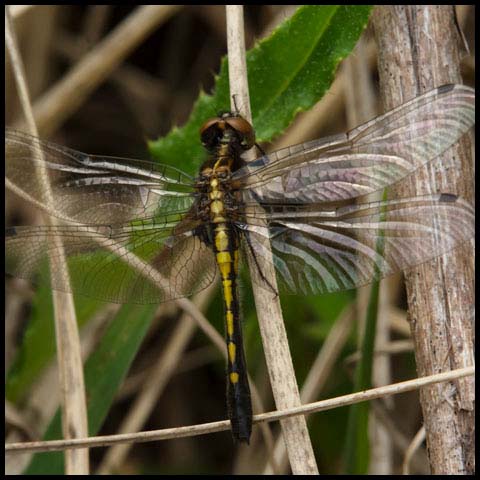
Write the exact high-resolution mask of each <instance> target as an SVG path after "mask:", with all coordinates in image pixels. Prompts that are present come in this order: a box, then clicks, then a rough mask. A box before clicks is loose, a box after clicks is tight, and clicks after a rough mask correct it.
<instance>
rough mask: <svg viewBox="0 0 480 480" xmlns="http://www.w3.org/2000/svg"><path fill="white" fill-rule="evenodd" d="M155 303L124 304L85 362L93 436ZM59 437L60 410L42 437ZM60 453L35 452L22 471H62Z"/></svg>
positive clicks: (126, 369) (122, 377)
mask: <svg viewBox="0 0 480 480" xmlns="http://www.w3.org/2000/svg"><path fill="white" fill-rule="evenodd" d="M155 309H156V306H155V305H142V306H139V305H125V306H124V307H122V309H121V310H120V311H119V313H118V314H117V315H116V317H115V319H114V321H113V322H112V324H111V325H110V326H109V328H108V330H107V331H106V333H105V335H104V336H103V338H102V340H101V342H100V345H99V346H98V348H97V349H96V351H95V352H94V353H93V354H92V355H91V356H90V358H89V359H88V360H87V362H86V364H85V385H86V389H87V408H88V426H89V433H90V435H95V434H96V433H97V432H98V431H99V429H100V427H101V425H102V423H103V421H104V419H105V417H106V415H107V413H108V410H109V408H110V406H111V404H112V402H113V399H114V397H115V395H116V393H117V391H118V389H119V387H120V385H121V383H122V381H123V380H124V378H125V376H126V374H127V372H128V369H129V368H130V365H131V363H132V361H133V359H134V358H135V355H136V353H137V351H138V349H139V348H140V345H141V343H142V341H143V339H144V337H145V334H146V332H147V330H148V327H149V326H150V323H151V321H152V319H153V315H154V313H155ZM60 438H62V429H61V423H60V412H59V411H57V413H56V414H55V416H54V417H53V419H52V421H51V422H50V425H49V427H48V429H47V431H46V433H45V435H44V437H43V440H54V439H60ZM63 469H64V465H63V453H62V452H48V453H39V454H36V455H35V456H34V457H33V459H32V461H31V463H30V465H29V466H28V467H27V469H26V471H25V472H24V473H25V474H29V475H42V474H49V475H55V474H58V475H60V474H63V473H64V472H63Z"/></svg>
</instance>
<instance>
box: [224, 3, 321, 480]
mask: <svg viewBox="0 0 480 480" xmlns="http://www.w3.org/2000/svg"><path fill="white" fill-rule="evenodd" d="M227 40H228V62H229V63H228V69H229V82H230V95H231V97H232V107H233V108H235V105H237V107H238V108H239V109H240V113H241V114H242V116H243V117H244V118H246V119H247V120H248V121H249V122H251V121H252V120H251V111H250V101H249V93H248V79H247V66H246V58H245V42H244V36H243V10H242V7H241V6H239V5H227ZM258 262H259V267H260V269H261V270H262V274H263V275H264V276H265V278H267V279H268V281H269V282H270V285H273V286H275V285H276V281H275V272H274V271H273V268H272V266H271V265H272V264H273V262H272V263H270V265H268V264H267V262H264V261H263V259H260V258H259V259H258ZM249 263H250V273H251V275H252V277H253V278H256V279H257V283H258V284H260V283H261V281H260V279H258V274H257V272H256V268H255V265H252V262H249ZM253 293H254V297H255V305H256V308H257V315H258V321H259V324H260V331H261V334H262V341H263V345H264V350H265V358H266V363H267V367H268V371H269V374H270V383H271V385H272V390H273V395H274V398H275V404H276V405H277V407H278V408H288V407H292V406H297V405H300V404H301V401H300V394H299V391H298V386H297V382H296V378H295V370H294V368H293V362H292V359H291V355H290V350H289V347H288V339H287V334H286V331H285V326H284V323H283V318H282V312H281V306H280V300H279V298H278V296H277V295H275V294H274V293H273V292H272V291H271V288H268V287H266V288H258V289H257V288H254V290H253ZM281 426H282V433H283V437H284V440H285V443H286V445H287V452H288V456H289V459H290V465H291V467H292V472H293V473H294V474H318V469H317V466H316V462H315V456H314V454H313V448H312V444H311V441H310V437H309V435H308V430H307V424H306V421H305V419H304V418H301V417H298V418H295V419H290V420H287V421H284V422H281Z"/></svg>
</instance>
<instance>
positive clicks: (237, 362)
mask: <svg viewBox="0 0 480 480" xmlns="http://www.w3.org/2000/svg"><path fill="white" fill-rule="evenodd" d="M213 225H214V227H213V239H214V250H215V258H216V261H217V265H218V269H219V271H220V277H221V280H222V293H223V300H224V311H225V337H226V341H227V365H228V367H227V373H228V375H227V377H228V379H227V400H228V413H229V418H230V421H231V423H232V432H233V436H234V438H235V439H236V440H239V441H244V442H248V441H249V439H250V433H251V430H252V405H251V400H250V388H249V385H248V378H247V369H246V362H245V353H244V351H243V340H242V330H241V325H240V306H239V298H238V285H237V275H238V252H239V241H238V235H237V233H236V232H235V231H234V230H233V228H232V226H230V225H229V224H228V223H223V222H222V223H217V224H213Z"/></svg>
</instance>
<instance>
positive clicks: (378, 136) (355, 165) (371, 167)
mask: <svg viewBox="0 0 480 480" xmlns="http://www.w3.org/2000/svg"><path fill="white" fill-rule="evenodd" d="M474 123H475V92H474V90H473V89H471V88H469V87H465V86H463V85H445V86H443V87H440V88H437V89H435V90H432V91H430V92H427V93H426V94H424V95H421V96H419V97H416V98H414V99H413V100H411V101H409V102H407V103H405V104H403V105H401V106H399V107H398V108H395V109H393V110H391V111H390V112H388V113H386V114H384V115H382V116H380V117H377V118H375V119H374V120H372V121H370V122H368V123H366V124H364V125H361V126H359V127H357V128H355V129H354V130H352V131H350V132H348V133H347V134H345V135H339V136H335V137H331V138H329V139H323V140H315V141H312V142H307V143H303V144H300V145H295V146H292V147H288V148H285V149H282V150H279V151H277V152H273V153H271V154H268V155H266V156H263V157H261V158H259V159H257V160H255V161H253V162H250V163H248V164H247V165H246V166H245V167H243V168H241V169H240V170H238V171H237V172H236V173H235V174H234V175H233V178H234V180H236V181H237V182H238V184H239V185H241V186H242V192H243V193H242V194H243V200H244V202H245V203H247V204H248V203H250V202H258V203H261V204H275V203H281V204H288V203H291V204H298V203H308V204H312V203H320V202H334V201H341V200H345V199H351V198H356V197H359V196H362V195H367V194H370V193H372V192H375V191H379V190H382V189H383V188H384V187H386V186H387V185H390V184H392V183H395V182H397V181H399V180H400V179H402V178H403V177H405V176H406V175H408V174H409V173H411V172H413V171H414V170H416V169H417V168H419V167H420V166H421V165H424V164H425V163H427V162H428V161H430V160H432V159H433V158H435V157H437V156H438V155H440V154H441V153H443V152H444V151H445V150H446V149H447V148H449V147H450V146H451V145H453V144H454V143H455V142H456V141H457V140H458V139H459V138H460V136H461V135H462V134H464V133H465V132H466V131H468V129H470V128H471V127H472V125H473V124H474Z"/></svg>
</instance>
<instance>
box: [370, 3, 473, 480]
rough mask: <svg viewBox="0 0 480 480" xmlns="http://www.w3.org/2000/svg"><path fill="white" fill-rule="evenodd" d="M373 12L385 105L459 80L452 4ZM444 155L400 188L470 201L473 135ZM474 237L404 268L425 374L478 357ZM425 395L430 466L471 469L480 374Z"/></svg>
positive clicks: (451, 470) (414, 333)
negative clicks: (476, 387) (476, 385)
mask: <svg viewBox="0 0 480 480" xmlns="http://www.w3.org/2000/svg"><path fill="white" fill-rule="evenodd" d="M373 20H374V26H375V34H376V38H377V43H378V50H379V73H380V85H381V89H382V95H383V99H384V108H385V110H389V109H391V108H393V107H395V106H397V105H400V104H401V103H403V102H405V101H406V100H408V99H410V98H413V97H415V96H416V95H420V94H422V93H423V92H425V91H427V90H430V89H432V88H434V87H438V86H440V85H443V84H447V83H461V77H460V68H459V52H458V46H459V45H461V43H460V40H459V36H458V33H457V31H456V27H455V24H454V18H453V9H452V7H451V6H408V7H405V6H388V7H378V8H377V9H376V10H375V12H374V15H373ZM412 134H413V135H415V132H413V133H412ZM441 161H442V164H443V165H444V166H445V167H442V168H438V171H434V168H433V166H430V168H424V169H420V170H419V171H418V172H416V174H415V176H414V178H412V179H411V184H410V185H406V186H402V191H399V190H398V189H397V193H400V195H401V196H411V195H415V192H416V191H419V190H421V191H422V192H425V191H426V189H428V188H432V187H430V186H432V185H433V186H434V188H435V190H438V191H444V192H448V193H457V194H459V195H461V196H462V197H464V198H466V199H467V200H470V201H471V200H472V198H473V194H472V191H473V182H472V179H473V175H472V163H471V143H470V140H469V138H468V135H465V136H464V137H463V138H462V139H461V141H460V142H458V143H457V144H456V145H455V146H454V147H453V148H451V149H449V150H448V152H447V153H446V154H444V155H442V157H441ZM457 162H458V163H457ZM437 165H438V164H437ZM445 172H447V173H448V175H446V173H445ZM427 192H428V190H427ZM472 243H473V242H466V243H465V244H464V245H462V246H461V247H460V248H457V249H456V250H454V251H451V252H448V254H447V255H444V256H443V257H440V258H437V259H435V260H433V261H430V262H428V263H426V264H424V265H421V266H419V267H417V268H415V269H413V270H412V271H411V272H409V273H408V274H407V275H406V282H407V295H408V303H409V319H410V328H411V332H412V337H413V341H414V348H415V358H416V363H417V370H418V374H419V376H424V375H428V374H431V373H436V372H442V371H447V370H451V369H455V368H461V367H465V366H467V365H473V364H474V355H473V347H474V341H473V339H474V331H473V316H474V313H473V310H474V296H473V295H474V289H473V258H474V255H473V246H472ZM420 401H421V405H422V410H423V419H424V424H425V429H426V438H427V445H428V454H429V461H430V467H431V471H432V473H433V474H471V473H473V472H474V471H475V457H474V446H475V436H474V432H475V427H474V406H475V403H474V402H475V391H474V379H473V378H472V377H470V378H465V379H461V380H456V381H455V382H453V383H446V384H439V385H435V386H432V387H428V388H424V389H422V390H421V391H420Z"/></svg>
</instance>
